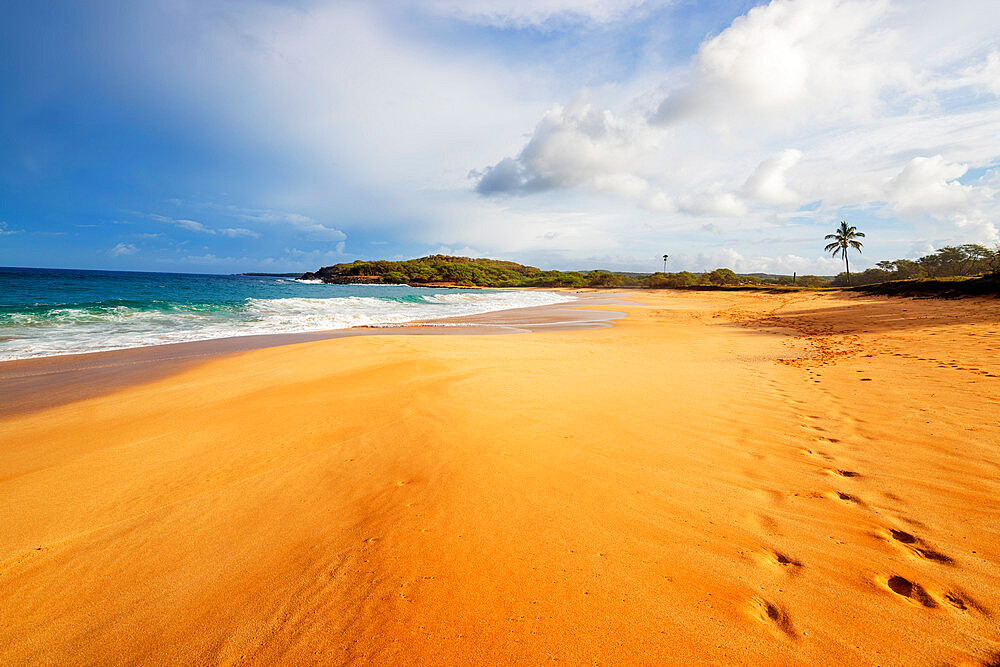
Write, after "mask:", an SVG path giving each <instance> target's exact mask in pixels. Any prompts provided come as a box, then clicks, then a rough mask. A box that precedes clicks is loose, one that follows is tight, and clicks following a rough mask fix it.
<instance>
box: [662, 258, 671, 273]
mask: <svg viewBox="0 0 1000 667" xmlns="http://www.w3.org/2000/svg"><path fill="white" fill-rule="evenodd" d="M667 257H670V255H664V256H663V272H664V273H666V272H667Z"/></svg>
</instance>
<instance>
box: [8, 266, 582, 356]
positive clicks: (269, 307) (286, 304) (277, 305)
mask: <svg viewBox="0 0 1000 667" xmlns="http://www.w3.org/2000/svg"><path fill="white" fill-rule="evenodd" d="M570 299H571V297H567V296H564V295H562V294H556V293H551V292H536V291H532V292H527V291H525V292H519V291H494V290H468V289H448V288H418V287H408V286H406V285H324V284H316V283H308V282H303V281H299V280H295V279H294V278H278V277H269V276H268V277H264V276H234V275H201V274H184V273H137V272H123V271H82V270H67V269H22V268H0V360H10V359H24V358H29V357H40V356H52V355H59V354H75V353H80V352H97V351H102V350H114V349H123V348H129V347H143V346H147V345H160V344H164V343H177V342H184V341H192V340H206V339H211V338H228V337H232V336H246V335H253V334H274V333H294V332H301V331H325V330H329V329H344V328H348V327H354V326H391V325H394V324H400V323H403V322H423V321H431V322H433V320H434V319H438V318H442V317H453V316H458V315H471V314H475V313H484V312H490V311H495V310H505V309H508V308H520V307H525V306H539V305H545V304H550V303H559V302H562V301H568V300H570Z"/></svg>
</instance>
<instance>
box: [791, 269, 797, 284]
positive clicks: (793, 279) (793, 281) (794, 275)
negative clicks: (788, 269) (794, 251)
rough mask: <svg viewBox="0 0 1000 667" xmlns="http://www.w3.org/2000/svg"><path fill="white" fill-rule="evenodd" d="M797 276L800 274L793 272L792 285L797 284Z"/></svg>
mask: <svg viewBox="0 0 1000 667" xmlns="http://www.w3.org/2000/svg"><path fill="white" fill-rule="evenodd" d="M797 276H798V274H797V273H795V271H792V284H793V285H794V284H795V281H796V280H797Z"/></svg>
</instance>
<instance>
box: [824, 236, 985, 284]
mask: <svg viewBox="0 0 1000 667" xmlns="http://www.w3.org/2000/svg"><path fill="white" fill-rule="evenodd" d="M983 274H994V275H997V274H1000V246H998V248H997V249H996V250H990V249H989V248H987V247H986V246H982V245H978V244H976V243H967V244H965V245H960V246H946V247H944V248H941V249H939V250H936V251H934V252H933V253H931V254H930V255H924V256H923V257H921V258H920V259H916V260H913V259H897V260H896V261H894V262H889V261H884V262H879V263H878V264H876V265H875V268H871V269H867V270H865V271H862V272H861V273H855V274H854V275H853V276H850V275H845V274H843V273H841V274H840V275H838V276H837V277H836V278H834V279H833V283H832V285H833V286H835V287H845V286H848V285H851V284H852V282H853V284H855V285H871V284H874V283H885V282H889V281H891V280H914V279H920V278H954V277H957V276H979V275H983Z"/></svg>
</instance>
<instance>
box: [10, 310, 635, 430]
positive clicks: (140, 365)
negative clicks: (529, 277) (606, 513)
mask: <svg viewBox="0 0 1000 667" xmlns="http://www.w3.org/2000/svg"><path fill="white" fill-rule="evenodd" d="M575 296H576V297H577V299H576V300H575V301H567V302H562V303H555V304H548V305H544V306H529V307H524V308H510V309H507V310H495V311H490V312H486V313H478V314H475V315H463V316H458V317H447V318H441V319H435V320H428V321H426V322H418V323H412V324H410V323H405V322H404V323H400V324H396V325H390V326H384V327H351V328H347V329H330V330H327V331H311V332H294V333H281V334H249V335H246V336H231V337H227V338H212V339H207V340H198V341H186V342H181V343H165V344H163V345H146V346H140V347H130V348H124V349H120V350H105V351H101V352H85V353H79V354H60V355H51V356H46V357H34V358H29V359H13V360H9V361H0V418H4V417H9V416H14V415H23V414H27V413H30V412H34V411H36V410H43V409H46V408H51V407H55V406H58V405H64V404H66V403H71V402H74V401H78V400H84V399H88V398H94V397H97V396H101V395H104V394H107V393H110V392H113V391H117V390H120V389H124V388H126V387H130V386H134V385H139V384H144V383H147V382H151V381H154V380H159V379H162V378H166V377H169V376H171V375H174V374H176V373H179V372H182V371H184V370H187V369H190V368H193V367H194V366H197V365H198V364H200V363H204V362H206V361H209V360H211V359H215V358H218V357H223V356H230V355H235V354H240V353H243V352H249V351H252V350H260V349H265V348H270V347H279V346H284V345H296V344H300V343H309V342H314V341H319V340H329V339H333V338H352V337H356V336H398V335H406V336H432V335H438V336H448V335H472V334H480V335H486V334H490V335H500V334H515V333H530V332H532V331H542V330H545V331H561V330H574V329H588V328H598V327H602V326H611V324H610V322H612V321H613V320H615V319H618V318H620V317H624V314H623V313H620V312H618V311H613V310H588V308H591V307H599V306H605V305H615V304H616V303H621V302H620V301H618V300H616V299H615V298H613V297H614V296H615V295H612V294H604V295H597V294H591V293H580V294H575Z"/></svg>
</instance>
